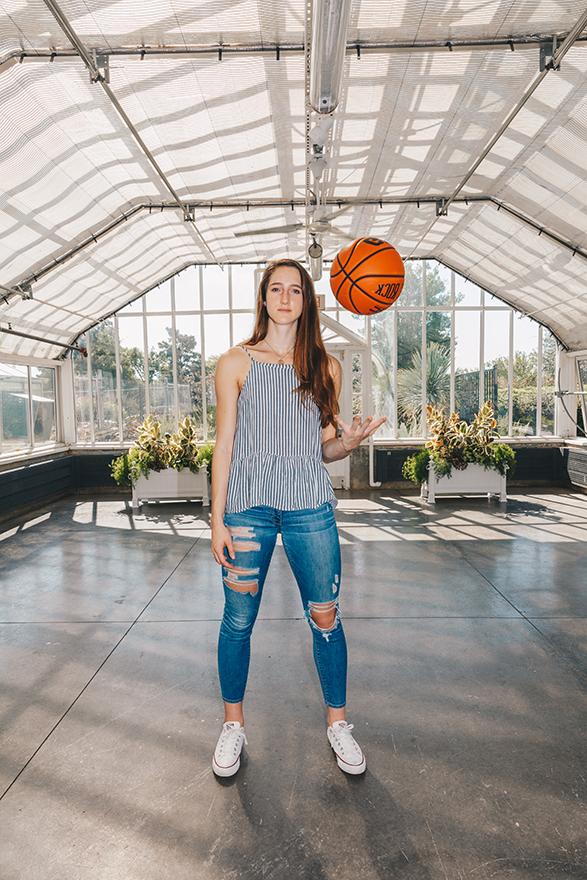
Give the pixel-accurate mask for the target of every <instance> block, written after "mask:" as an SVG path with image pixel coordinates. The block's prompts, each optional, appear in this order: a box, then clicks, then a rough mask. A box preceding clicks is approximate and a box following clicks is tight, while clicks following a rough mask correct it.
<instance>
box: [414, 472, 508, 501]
mask: <svg viewBox="0 0 587 880" xmlns="http://www.w3.org/2000/svg"><path fill="white" fill-rule="evenodd" d="M437 495H487V496H490V495H499V500H500V501H507V494H506V477H505V474H504V475H503V476H502V475H501V474H500V473H499V471H495V470H493V469H491V468H484V467H483V466H482V465H480V464H468V465H467V467H466V468H465V469H464V470H462V471H459V470H457V469H456V468H453V469H452V473H451V475H450V477H437V476H436V474H435V473H434V471H433V470H432V468H431V467H430V468H429V470H428V480H427V481H425V482H424V483H422V489H421V492H420V496H421V497H422V498H427V500H428V503H429V504H434V503H435V501H436V496H437Z"/></svg>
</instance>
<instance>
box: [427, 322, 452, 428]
mask: <svg viewBox="0 0 587 880" xmlns="http://www.w3.org/2000/svg"><path fill="white" fill-rule="evenodd" d="M450 325H451V319H450V312H427V313H426V401H427V403H431V404H432V405H433V406H438V407H441V408H442V409H444V410H446V412H447V414H448V410H449V408H450V331H451V326H450Z"/></svg>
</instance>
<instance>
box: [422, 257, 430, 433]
mask: <svg viewBox="0 0 587 880" xmlns="http://www.w3.org/2000/svg"><path fill="white" fill-rule="evenodd" d="M425 268H426V263H424V270H425ZM427 314H428V312H427V311H426V309H422V324H421V340H420V346H421V352H422V431H421V436H422V437H427V436H428V421H427V419H426V404H427V403H428V400H427V397H428V393H427V392H428V388H427V386H428V382H427V378H428V357H427V352H426V317H427Z"/></svg>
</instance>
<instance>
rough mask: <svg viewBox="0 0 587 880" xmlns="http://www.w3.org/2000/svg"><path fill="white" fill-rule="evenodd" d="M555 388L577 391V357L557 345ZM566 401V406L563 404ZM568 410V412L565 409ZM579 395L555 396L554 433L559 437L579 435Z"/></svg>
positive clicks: (557, 389)
mask: <svg viewBox="0 0 587 880" xmlns="http://www.w3.org/2000/svg"><path fill="white" fill-rule="evenodd" d="M555 390H556V391H576V390H577V371H576V366H575V358H574V357H573V356H572V355H570V354H568V353H567V352H566V351H564V349H562V348H561V347H560V346H558V345H557V348H556V366H555ZM563 403H564V406H563ZM565 407H566V410H568V412H567V411H566V410H565ZM576 413H577V395H576V394H565V395H564V397H563V398H562V399H561V398H560V397H556V396H555V398H554V433H555V434H556V436H557V437H576V436H577V423H576Z"/></svg>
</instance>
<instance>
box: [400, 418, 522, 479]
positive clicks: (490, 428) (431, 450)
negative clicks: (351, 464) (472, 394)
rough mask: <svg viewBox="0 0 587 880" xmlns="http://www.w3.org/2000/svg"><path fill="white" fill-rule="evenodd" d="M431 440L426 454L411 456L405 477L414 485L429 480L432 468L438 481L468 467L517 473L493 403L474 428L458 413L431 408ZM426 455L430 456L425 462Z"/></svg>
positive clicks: (422, 452)
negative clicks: (496, 418)
mask: <svg viewBox="0 0 587 880" xmlns="http://www.w3.org/2000/svg"><path fill="white" fill-rule="evenodd" d="M427 416H428V429H429V434H430V436H429V439H428V440H427V441H426V444H425V447H424V450H423V451H420V452H417V453H415V454H414V455H411V456H409V458H407V459H406V461H405V462H404V466H403V469H402V473H403V474H404V476H405V477H406V478H407V479H409V480H411V481H412V482H414V483H421V482H423V480H425V479H426V471H427V469H428V468H429V467H430V466H431V467H432V468H433V470H434V473H435V474H436V476H437V477H450V475H451V472H452V469H453V467H454V468H456V469H457V470H463V469H464V468H466V467H467V465H468V464H470V463H474V464H480V465H482V466H483V467H485V468H492V469H494V470H497V471H499V473H501V474H505V473H506V472H509V473H513V471H514V468H515V458H516V454H515V452H514V450H513V449H512V448H511V447H510V446H508V445H507V444H506V443H499V442H497V441H499V434H498V432H497V431H496V426H497V423H496V420H495V416H494V412H493V407H492V405H491V403H489V402H486V403H484V404H483V406H482V407H481V409H480V410H479V412H478V413H477V414H476V415H475V417H474V419H473V421H472V422H471V424H468V423H467V422H465V421H464V420H463V419H461V418H460V417H459V414H458V413H454V412H453V413H451V414H450V416H447V415H446V413H445V412H444V411H443V410H441V409H438V408H437V407H434V406H430V405H429V406H428V407H427ZM424 453H426V455H427V456H428V461H425V458H424ZM422 474H423V475H422Z"/></svg>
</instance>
